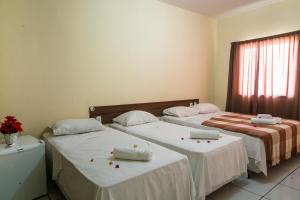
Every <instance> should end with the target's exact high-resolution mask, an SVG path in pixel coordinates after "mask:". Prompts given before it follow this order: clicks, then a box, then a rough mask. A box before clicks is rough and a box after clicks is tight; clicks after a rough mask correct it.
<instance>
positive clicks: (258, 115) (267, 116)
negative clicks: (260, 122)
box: [257, 114, 273, 119]
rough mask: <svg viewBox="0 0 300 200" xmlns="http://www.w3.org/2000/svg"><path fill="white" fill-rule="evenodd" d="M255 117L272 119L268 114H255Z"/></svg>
mask: <svg viewBox="0 0 300 200" xmlns="http://www.w3.org/2000/svg"><path fill="white" fill-rule="evenodd" d="M257 118H262V119H272V118H273V117H272V115H270V114H257Z"/></svg>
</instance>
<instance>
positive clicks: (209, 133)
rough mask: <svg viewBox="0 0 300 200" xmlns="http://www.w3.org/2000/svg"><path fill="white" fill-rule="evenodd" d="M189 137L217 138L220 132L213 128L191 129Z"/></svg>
mask: <svg viewBox="0 0 300 200" xmlns="http://www.w3.org/2000/svg"><path fill="white" fill-rule="evenodd" d="M190 138H192V139H211V140H218V139H219V138H220V132H219V131H214V130H193V131H191V132H190Z"/></svg>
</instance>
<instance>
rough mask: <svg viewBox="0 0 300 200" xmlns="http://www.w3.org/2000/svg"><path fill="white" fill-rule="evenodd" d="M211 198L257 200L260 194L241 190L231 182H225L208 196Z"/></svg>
mask: <svg viewBox="0 0 300 200" xmlns="http://www.w3.org/2000/svg"><path fill="white" fill-rule="evenodd" d="M208 197H209V198H211V199H213V200H242V199H247V200H259V199H260V198H261V196H258V195H256V194H253V193H251V192H248V191H246V190H243V189H241V188H239V187H236V186H234V185H233V184H231V183H230V184H227V185H225V186H224V187H222V188H220V189H219V190H217V191H215V192H214V193H212V194H210V195H209V196H208Z"/></svg>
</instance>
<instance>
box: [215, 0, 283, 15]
mask: <svg viewBox="0 0 300 200" xmlns="http://www.w3.org/2000/svg"><path fill="white" fill-rule="evenodd" d="M281 1H285V0H264V1H261V2H255V3H251V4H248V5H245V6H241V7H239V8H236V9H232V10H229V11H227V12H224V13H222V14H219V15H216V16H214V17H215V18H217V19H221V18H226V17H230V16H234V15H237V14H239V13H243V12H247V11H250V10H255V9H258V8H262V7H265V6H268V5H271V4H275V3H278V2H281Z"/></svg>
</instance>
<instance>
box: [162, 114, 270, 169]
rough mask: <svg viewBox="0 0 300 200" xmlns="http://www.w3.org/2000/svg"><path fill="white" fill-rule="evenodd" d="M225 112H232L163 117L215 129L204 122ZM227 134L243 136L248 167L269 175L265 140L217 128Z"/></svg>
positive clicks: (202, 127) (182, 123)
mask: <svg viewBox="0 0 300 200" xmlns="http://www.w3.org/2000/svg"><path fill="white" fill-rule="evenodd" d="M224 114H232V113H229V112H214V113H209V114H199V115H195V116H192V117H173V116H163V117H161V119H162V120H163V121H166V122H169V123H174V124H179V125H182V126H187V127H193V128H198V129H199V128H200V129H214V130H216V129H217V128H212V127H207V126H203V125H202V123H203V122H204V121H206V120H209V119H210V118H212V117H216V116H220V115H224ZM217 130H219V131H221V132H223V133H225V134H229V135H233V136H238V137H241V138H243V140H244V143H245V146H246V150H247V154H248V157H249V161H250V163H249V165H248V168H249V169H250V170H251V171H254V172H263V173H264V174H265V175H267V163H266V152H265V145H264V142H263V141H262V140H261V139H259V138H256V137H252V136H249V135H246V134H242V133H238V132H231V131H226V130H223V129H217Z"/></svg>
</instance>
